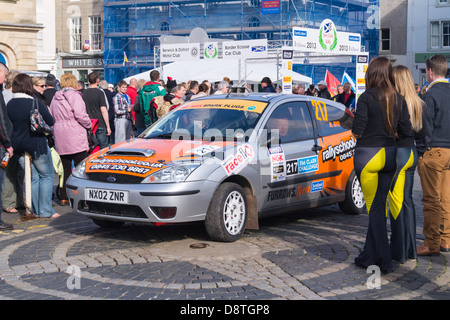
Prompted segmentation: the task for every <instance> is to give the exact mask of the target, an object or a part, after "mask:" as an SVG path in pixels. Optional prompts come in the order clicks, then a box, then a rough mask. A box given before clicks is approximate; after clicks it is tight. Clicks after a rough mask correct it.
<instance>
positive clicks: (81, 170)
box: [72, 159, 89, 179]
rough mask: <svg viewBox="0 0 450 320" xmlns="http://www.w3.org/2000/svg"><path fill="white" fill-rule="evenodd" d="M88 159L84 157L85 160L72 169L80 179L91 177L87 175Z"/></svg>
mask: <svg viewBox="0 0 450 320" xmlns="http://www.w3.org/2000/svg"><path fill="white" fill-rule="evenodd" d="M86 160H87V159H84V160H83V161H81V162H80V163H79V164H78V165H77V166H76V168H75V169H73V171H72V175H73V176H74V177H75V178H79V179H89V178H88V176H87V175H86V173H85V171H86Z"/></svg>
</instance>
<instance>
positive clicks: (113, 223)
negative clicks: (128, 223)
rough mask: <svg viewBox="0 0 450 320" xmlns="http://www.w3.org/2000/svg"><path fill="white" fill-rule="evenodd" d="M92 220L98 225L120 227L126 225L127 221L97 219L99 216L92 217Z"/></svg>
mask: <svg viewBox="0 0 450 320" xmlns="http://www.w3.org/2000/svg"><path fill="white" fill-rule="evenodd" d="M91 219H92V221H94V223H95V224H96V225H98V226H99V227H102V228H119V227H121V226H123V225H124V223H125V222H123V221H113V220H103V219H97V218H91Z"/></svg>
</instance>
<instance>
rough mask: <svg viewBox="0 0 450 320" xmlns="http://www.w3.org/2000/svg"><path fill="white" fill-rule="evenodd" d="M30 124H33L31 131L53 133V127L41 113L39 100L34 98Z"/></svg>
mask: <svg viewBox="0 0 450 320" xmlns="http://www.w3.org/2000/svg"><path fill="white" fill-rule="evenodd" d="M30 124H31V132H36V133H53V128H52V127H50V126H49V125H48V124H47V123H46V122H45V120H44V118H42V115H41V114H40V113H39V107H38V102H37V100H34V99H33V107H32V108H31V111H30Z"/></svg>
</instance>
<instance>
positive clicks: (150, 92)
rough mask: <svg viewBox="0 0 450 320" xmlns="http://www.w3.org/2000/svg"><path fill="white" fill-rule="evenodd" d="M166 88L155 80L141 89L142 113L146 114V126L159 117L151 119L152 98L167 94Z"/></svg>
mask: <svg viewBox="0 0 450 320" xmlns="http://www.w3.org/2000/svg"><path fill="white" fill-rule="evenodd" d="M165 94H166V90H165V89H164V88H163V87H162V86H161V85H160V84H159V83H156V82H153V83H151V84H148V85H144V87H143V88H142V89H141V90H139V103H140V106H141V114H142V115H143V116H144V122H145V126H146V127H148V126H149V125H151V124H152V123H153V122H155V121H156V120H157V119H150V117H149V110H150V105H151V102H152V100H153V99H154V98H155V97H157V96H161V95H165Z"/></svg>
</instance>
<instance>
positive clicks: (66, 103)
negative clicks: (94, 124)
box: [50, 88, 91, 155]
mask: <svg viewBox="0 0 450 320" xmlns="http://www.w3.org/2000/svg"><path fill="white" fill-rule="evenodd" d="M50 114H51V115H52V116H53V119H54V121H55V125H54V126H53V129H54V132H53V136H54V139H55V149H56V151H57V152H58V154H59V155H65V154H74V153H79V152H82V151H86V150H88V149H89V144H88V140H87V134H86V129H90V128H91V119H90V118H89V116H88V114H87V112H86V105H85V103H84V100H83V97H82V96H81V94H80V92H78V91H76V90H75V89H72V88H64V89H63V90H60V91H57V92H56V93H55V96H54V97H53V100H52V103H51V104H50Z"/></svg>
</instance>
